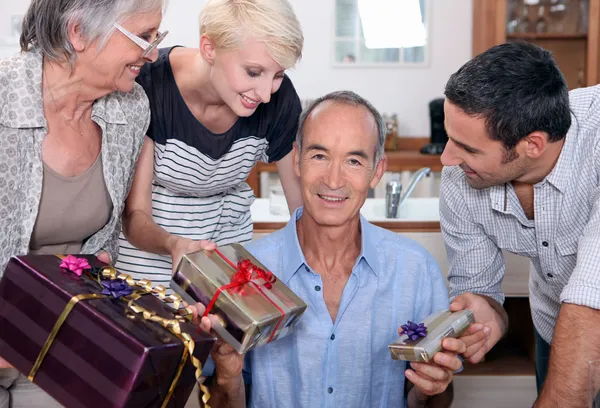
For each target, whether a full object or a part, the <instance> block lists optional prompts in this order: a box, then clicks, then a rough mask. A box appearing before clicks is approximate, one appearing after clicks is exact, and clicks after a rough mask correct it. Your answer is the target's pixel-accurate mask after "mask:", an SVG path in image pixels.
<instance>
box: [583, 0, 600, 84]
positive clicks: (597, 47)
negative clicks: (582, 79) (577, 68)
mask: <svg viewBox="0 0 600 408" xmlns="http://www.w3.org/2000/svg"><path fill="white" fill-rule="evenodd" d="M586 68H587V69H586V73H587V75H586V85H587V86H591V85H596V84H598V83H600V0H590V16H589V23H588V42H587V67H586Z"/></svg>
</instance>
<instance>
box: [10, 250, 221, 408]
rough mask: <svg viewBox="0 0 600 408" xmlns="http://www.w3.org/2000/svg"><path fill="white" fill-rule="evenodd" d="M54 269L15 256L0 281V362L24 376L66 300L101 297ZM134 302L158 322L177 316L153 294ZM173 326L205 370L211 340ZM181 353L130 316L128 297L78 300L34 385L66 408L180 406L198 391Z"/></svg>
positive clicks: (46, 262) (40, 258)
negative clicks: (190, 343) (187, 340)
mask: <svg viewBox="0 0 600 408" xmlns="http://www.w3.org/2000/svg"><path fill="white" fill-rule="evenodd" d="M79 257H83V258H86V259H87V260H88V262H89V263H90V265H91V266H92V267H101V266H104V265H103V264H101V263H100V262H99V261H98V260H97V259H96V258H95V257H94V256H79ZM60 264H61V260H60V259H59V258H58V257H56V256H50V255H36V256H21V257H15V258H12V259H11V260H10V261H9V263H8V265H7V267H6V270H5V272H4V275H3V277H2V279H1V280H0V356H2V357H3V358H4V359H6V360H7V361H8V362H9V363H10V364H12V365H13V366H15V368H17V369H18V370H19V371H20V372H21V373H23V374H24V375H25V376H28V375H30V373H31V371H32V368H33V367H34V364H35V362H36V360H38V357H39V355H40V352H41V350H42V348H43V346H44V344H45V343H46V341H47V339H48V337H49V334H50V332H51V331H52V330H53V327H54V326H55V323H56V321H57V319H58V318H59V316H60V315H61V314H62V313H63V311H64V310H65V307H66V306H67V304H68V303H69V301H70V300H71V299H72V298H73V297H74V296H76V295H81V294H91V293H97V294H100V293H101V292H102V290H103V287H102V286H101V285H100V284H99V282H98V281H97V280H96V279H94V277H93V276H91V275H90V274H89V273H84V274H83V275H82V276H81V277H78V276H77V275H75V274H74V273H72V272H70V271H68V270H66V269H63V268H60ZM138 289H139V288H138ZM134 302H135V305H137V306H139V307H141V308H144V309H146V310H148V311H151V312H153V314H155V315H156V316H159V317H162V318H164V319H175V318H176V317H177V316H176V313H175V312H174V310H173V309H172V308H171V307H170V306H168V305H166V304H165V303H164V302H163V301H162V300H160V299H158V298H157V297H156V296H154V295H152V294H145V295H142V296H139V298H137V299H135V300H134ZM179 327H180V328H181V332H182V333H187V335H189V336H190V337H191V338H192V339H193V341H194V342H195V350H194V357H195V358H197V359H198V360H199V361H200V362H201V363H202V364H204V362H205V361H206V359H207V358H208V355H209V353H210V350H211V349H212V347H213V345H214V343H215V341H216V339H215V338H214V337H213V336H211V335H209V334H207V333H203V332H197V328H196V327H195V326H194V325H192V324H190V323H187V322H180V323H179ZM184 350H185V354H184ZM187 350H188V349H187V348H186V345H185V344H184V340H183V338H182V336H181V335H180V334H177V333H176V332H175V333H174V332H172V331H171V330H169V329H167V328H166V327H163V325H161V324H160V323H157V322H154V321H150V320H149V319H146V318H144V317H143V314H142V313H134V312H132V310H131V308H130V307H129V306H128V298H127V297H125V298H120V299H115V298H113V297H111V296H109V297H105V298H101V299H92V300H80V301H79V302H78V303H76V304H75V306H74V307H73V309H72V311H71V312H70V313H69V314H68V316H67V317H66V320H65V322H64V324H63V325H62V326H61V327H60V329H59V330H58V332H57V335H56V337H55V339H54V341H53V342H52V343H51V345H50V348H49V349H48V352H47V354H46V355H45V357H44V358H43V360H42V361H41V365H40V366H39V369H38V370H37V372H36V373H35V376H34V378H33V382H34V383H35V384H37V385H38V386H40V387H41V388H42V389H43V390H44V391H46V392H47V393H48V394H50V395H51V396H52V397H53V398H54V399H56V400H57V401H58V402H59V403H60V404H62V405H64V406H65V407H68V408H76V407H82V408H83V407H86V408H94V407H102V408H108V407H115V408H117V407H119V408H121V407H136V408H140V407H162V406H165V407H184V405H185V404H186V402H187V400H188V398H189V396H190V394H191V392H192V389H193V387H194V385H195V384H196V376H195V374H196V373H195V371H196V368H195V367H194V366H193V365H192V363H191V359H190V358H186V359H184V358H185V356H187ZM182 362H183V363H182ZM181 364H184V365H183V366H182V367H183V368H182V369H181V368H180V365H181ZM172 387H174V389H173V390H172V391H171V393H170V390H171V388H172ZM169 394H170V395H169ZM167 397H168V398H167ZM165 401H166V402H165Z"/></svg>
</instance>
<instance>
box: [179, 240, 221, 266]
mask: <svg viewBox="0 0 600 408" xmlns="http://www.w3.org/2000/svg"><path fill="white" fill-rule="evenodd" d="M168 245H169V247H170V248H171V261H172V265H173V273H175V271H176V269H177V265H179V262H181V258H183V256H184V255H186V254H191V253H194V252H198V251H213V250H215V249H216V247H217V245H216V244H215V243H214V242H210V241H207V240H205V239H202V240H199V241H194V240H191V239H188V238H183V237H180V236H177V235H172V236H171V237H170V241H169V244H168Z"/></svg>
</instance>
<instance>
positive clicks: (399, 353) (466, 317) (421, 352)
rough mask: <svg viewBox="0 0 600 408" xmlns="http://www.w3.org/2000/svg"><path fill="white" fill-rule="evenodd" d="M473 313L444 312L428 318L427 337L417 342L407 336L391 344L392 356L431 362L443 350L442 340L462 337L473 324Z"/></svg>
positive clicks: (395, 358) (400, 358) (463, 311)
mask: <svg viewBox="0 0 600 408" xmlns="http://www.w3.org/2000/svg"><path fill="white" fill-rule="evenodd" d="M474 321H475V319H474V318H473V312H471V311H470V310H461V311H459V312H454V313H452V312H450V311H449V310H443V311H441V312H439V313H435V314H433V315H431V316H429V317H427V318H426V319H425V320H424V321H423V323H424V324H425V326H426V327H427V335H426V336H425V337H422V338H420V339H418V340H416V341H413V340H411V339H410V338H409V337H408V336H407V335H406V334H403V335H401V336H400V338H399V339H398V340H396V341H395V342H394V343H392V344H390V345H389V346H388V347H389V349H390V354H391V355H392V359H394V360H405V361H419V362H425V363H426V362H429V360H431V359H432V358H433V356H434V355H435V353H437V352H438V351H441V350H442V340H443V339H445V338H446V337H455V338H456V337H460V335H461V334H462V333H463V332H464V331H465V330H466V329H467V328H468V327H469V325H470V324H471V323H473V322H474Z"/></svg>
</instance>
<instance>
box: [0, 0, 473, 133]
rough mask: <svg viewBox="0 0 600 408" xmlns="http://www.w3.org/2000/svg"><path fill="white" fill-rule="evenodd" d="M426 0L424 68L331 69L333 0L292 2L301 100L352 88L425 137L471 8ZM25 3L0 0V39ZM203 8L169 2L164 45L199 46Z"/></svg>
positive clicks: (192, 2)
mask: <svg viewBox="0 0 600 408" xmlns="http://www.w3.org/2000/svg"><path fill="white" fill-rule="evenodd" d="M430 1H432V2H433V3H432V7H430V10H431V16H430V26H431V27H430V46H431V49H430V54H429V65H428V66H427V67H422V68H410V67H405V68H333V67H332V66H331V60H332V59H331V55H332V51H333V41H332V35H333V34H332V24H333V21H334V11H335V0H291V2H292V4H293V6H294V9H295V10H296V14H297V15H298V18H299V19H300V22H301V24H302V28H303V31H304V37H305V48H304V56H303V59H302V61H301V62H300V64H299V65H298V66H297V67H296V69H294V70H292V71H290V73H289V75H290V77H291V78H292V80H293V82H294V85H295V86H296V89H297V91H298V93H299V95H300V97H301V98H315V97H318V96H321V95H323V94H325V93H327V92H330V91H333V90H338V89H351V90H353V91H356V92H358V93H359V94H361V95H362V96H364V97H366V98H368V99H369V100H370V101H371V102H373V104H375V106H376V107H377V108H378V109H379V110H381V111H382V112H388V113H392V112H396V113H398V116H399V121H400V126H399V132H400V134H401V135H402V136H429V113H428V109H427V104H428V102H429V101H430V100H431V99H433V98H437V97H440V96H442V94H443V90H444V84H445V83H446V81H447V79H448V77H449V76H450V74H452V72H454V71H456V70H457V69H458V68H459V67H460V66H461V65H462V64H463V63H464V62H466V61H467V60H468V59H469V58H470V57H471V43H472V7H473V6H472V2H473V0H430ZM28 4H29V1H27V0H0V6H1V7H0V10H1V11H0V38H2V37H4V36H7V35H9V34H10V16H11V15H13V14H23V13H24V12H25V10H26V8H27V5H28ZM203 4H204V0H170V5H169V9H168V11H167V15H166V16H165V19H164V21H163V25H162V28H163V29H167V30H169V31H170V34H169V36H168V37H167V38H166V39H165V45H174V44H180V45H185V46H191V47H193V46H196V45H197V44H198V37H199V34H198V14H199V13H200V10H201V9H202V6H203ZM0 48H2V47H1V44H0ZM1 53H2V49H0V54H1Z"/></svg>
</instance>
